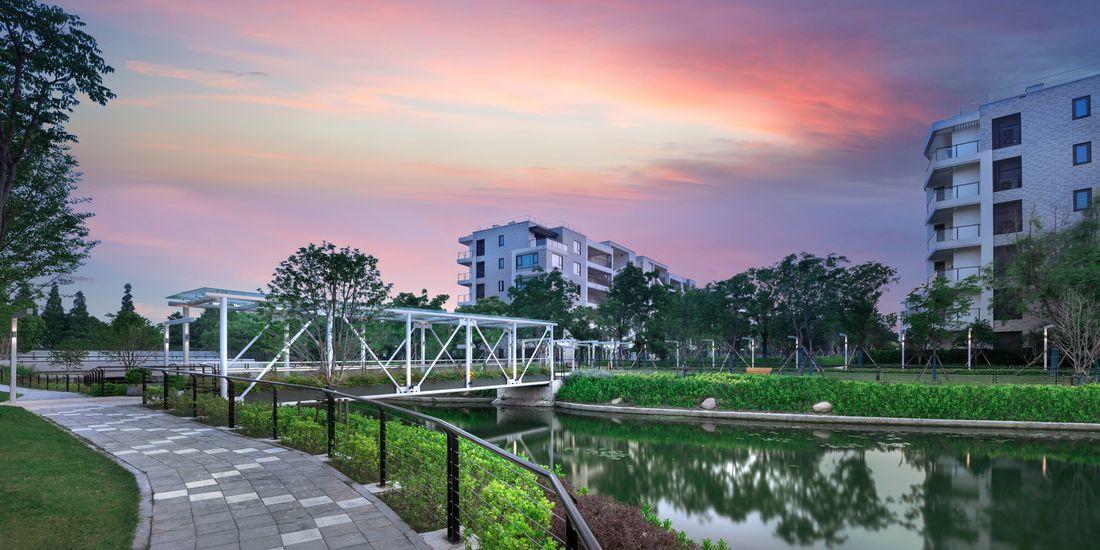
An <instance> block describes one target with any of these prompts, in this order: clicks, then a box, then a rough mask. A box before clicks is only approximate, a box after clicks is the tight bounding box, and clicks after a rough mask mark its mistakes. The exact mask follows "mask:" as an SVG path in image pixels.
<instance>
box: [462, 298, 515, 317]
mask: <svg viewBox="0 0 1100 550" xmlns="http://www.w3.org/2000/svg"><path fill="white" fill-rule="evenodd" d="M455 312H456V313H476V314H479V315H497V316H505V315H508V303H507V302H505V301H504V300H501V299H500V298H497V297H496V296H490V297H488V298H482V299H480V300H478V301H477V302H475V303H473V304H470V305H468V306H459V307H458V308H456V309H455Z"/></svg>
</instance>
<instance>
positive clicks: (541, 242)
mask: <svg viewBox="0 0 1100 550" xmlns="http://www.w3.org/2000/svg"><path fill="white" fill-rule="evenodd" d="M528 245H529V247H530V248H538V247H540V246H545V247H546V249H547V250H554V251H557V252H561V253H563V254H568V253H569V247H568V246H565V244H564V243H559V242H558V241H553V240H550V239H531V240H530V241H528Z"/></svg>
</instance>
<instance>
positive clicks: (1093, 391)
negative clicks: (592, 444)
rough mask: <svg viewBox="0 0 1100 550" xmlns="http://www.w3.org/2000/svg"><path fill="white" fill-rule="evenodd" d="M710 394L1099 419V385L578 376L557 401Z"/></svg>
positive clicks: (752, 403) (949, 413)
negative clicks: (937, 383) (886, 382)
mask: <svg viewBox="0 0 1100 550" xmlns="http://www.w3.org/2000/svg"><path fill="white" fill-rule="evenodd" d="M708 397H713V398H715V399H716V400H717V402H718V408H719V409H724V410H739V411H771V412H800V413H805V412H809V411H810V408H811V407H812V406H813V404H814V403H818V402H820V401H828V402H830V403H832V405H833V413H834V414H839V415H851V416H882V417H901V418H943V419H967V420H1020V421H1038V422H1100V384H1092V385H1086V386H1076V387H1071V386H1043V385H1027V384H1003V385H969V384H942V385H930V384H906V383H896V384H879V383H875V382H859V381H850V380H835V379H827V378H824V377H815V376H777V375H771V376H762V375H757V376H752V375H749V376H744V375H731V374H707V375H699V376H690V377H677V376H675V375H672V374H621V375H606V374H580V375H575V376H571V377H569V378H568V379H567V380H566V382H565V385H564V386H562V388H561V391H560V392H559V393H558V396H557V398H558V399H561V400H563V401H572V402H578V403H605V402H608V401H611V400H612V399H615V398H622V399H623V401H624V402H625V403H626V404H629V405H635V406H640V407H680V408H695V407H698V406H699V404H700V403H701V402H702V401H703V400H704V399H706V398H708Z"/></svg>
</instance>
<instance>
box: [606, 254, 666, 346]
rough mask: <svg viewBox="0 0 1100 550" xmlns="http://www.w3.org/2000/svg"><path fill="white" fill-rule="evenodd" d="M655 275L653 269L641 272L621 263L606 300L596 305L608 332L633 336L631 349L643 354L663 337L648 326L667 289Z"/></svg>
mask: <svg viewBox="0 0 1100 550" xmlns="http://www.w3.org/2000/svg"><path fill="white" fill-rule="evenodd" d="M656 278H657V275H656V273H654V272H650V273H643V272H642V270H641V268H639V267H637V266H634V265H628V266H626V267H624V268H623V270H622V271H620V272H619V274H618V275H616V276H615V279H614V280H612V281H611V289H610V290H609V291H608V293H607V301H606V302H604V303H603V304H601V305H600V309H599V313H600V315H599V318H600V322H601V324H602V326H603V327H604V329H605V330H606V331H607V332H608V333H609V334H610V336H611V337H612V338H614V339H615V340H628V339H631V340H633V341H634V349H636V350H638V351H639V352H640V353H643V354H644V353H648V352H650V351H652V348H653V347H654V346H659V345H660V344H661V342H662V341H663V339H662V338H659V337H658V334H659V333H657V332H654V329H655V328H656V327H653V326H651V322H653V321H654V319H655V318H656V317H657V311H658V308H659V306H660V301H661V300H662V299H664V298H666V296H665V293H666V292H667V291H666V290H665V289H664V287H661V286H660V285H659V283H658V282H657V281H656Z"/></svg>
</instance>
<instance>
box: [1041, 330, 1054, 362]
mask: <svg viewBox="0 0 1100 550" xmlns="http://www.w3.org/2000/svg"><path fill="white" fill-rule="evenodd" d="M1052 326H1054V325H1047V326H1045V327H1043V370H1050V354H1048V353H1047V331H1048V330H1050V327H1052Z"/></svg>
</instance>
